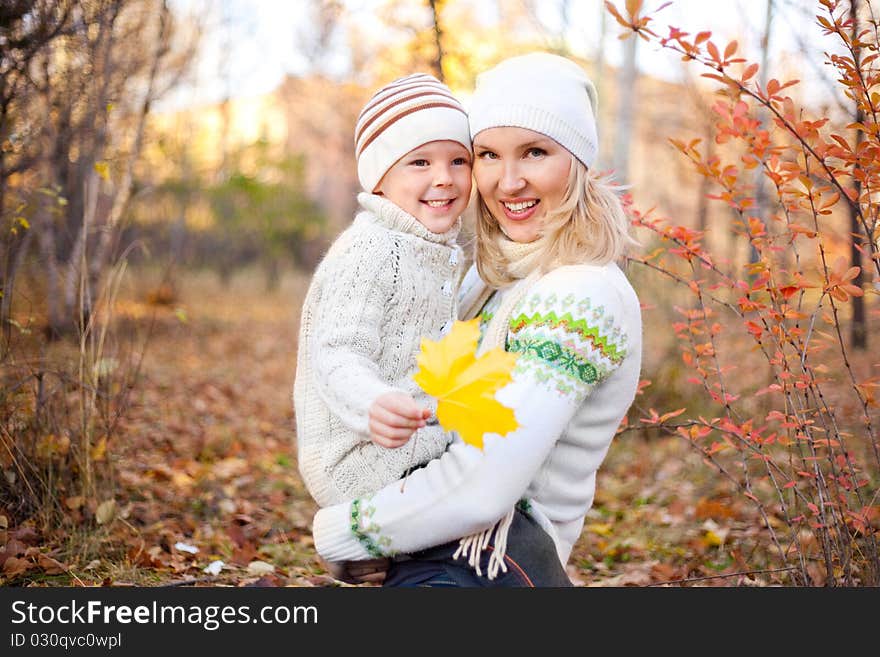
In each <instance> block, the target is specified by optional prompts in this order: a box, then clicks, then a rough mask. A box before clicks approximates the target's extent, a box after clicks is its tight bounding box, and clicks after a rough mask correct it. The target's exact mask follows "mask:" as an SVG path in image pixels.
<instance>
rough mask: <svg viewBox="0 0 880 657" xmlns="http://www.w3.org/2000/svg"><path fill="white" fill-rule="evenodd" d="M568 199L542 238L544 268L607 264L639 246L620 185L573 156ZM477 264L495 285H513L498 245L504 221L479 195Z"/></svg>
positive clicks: (549, 217) (546, 225)
mask: <svg viewBox="0 0 880 657" xmlns="http://www.w3.org/2000/svg"><path fill="white" fill-rule="evenodd" d="M571 160H572V165H571V169H570V170H569V174H568V184H567V186H566V190H565V195H564V196H563V198H562V201H561V202H560V204H559V206H558V207H557V208H554V209H552V210H550V211H549V212H548V213H547V215H546V217H545V218H544V223H543V226H542V228H541V233H540V237H539V239H542V238H543V239H545V240H546V243H547V245H546V247H545V248H544V253H543V254H542V256H541V258H540V259H539V261H538V262H539V265H538V266H540V267H541V269H542V270H544V271H549V270H550V269H553V268H555V267H560V266H562V265H576V264H595V265H605V264H607V263H609V262H612V261H615V260H619V259H621V258H622V257H623V256H624V255H625V253H626V250H627V248H628V247H630V246H634V245H636V244H637V242H636V241H635V240H634V239H633V238H632V237H631V236H630V234H629V220H628V219H627V217H626V213H625V211H624V209H623V204H622V203H621V201H620V196H619V191H620V189H621V188H620V186H618V185H615V184H614V183H613V182H612V181H611V180H610V178H609V177H607V176H600V175H599V174H596V173H594V172H593V171H592V169H589V170H588V169H587V167H586V166H584V164H583V163H582V162H580V160H578V159H577V158H575V157H572V158H571ZM476 215H477V217H476V230H475V233H476V244H477V248H476V262H477V270H478V271H479V273H480V277H481V278H482V279H483V280H484V281H485V282H486V283H488V284H489V285H491V286H492V287H502V286H504V285H506V284H508V283H511V282H513V280H514V278H513V277H512V276H511V275H510V274H509V273H508V271H507V264H508V263H507V261H506V259H505V257H504V255H503V254H502V252H501V249H500V248H499V247H498V239H499V238H500V237H501V236H502V235H503V233H502V231H501V227H500V225H499V224H498V220H497V219H495V217H493V216H492V213H491V212H489V208H488V207H486V203H485V201H483V197H482V196H481V195H480V194H477V211H476Z"/></svg>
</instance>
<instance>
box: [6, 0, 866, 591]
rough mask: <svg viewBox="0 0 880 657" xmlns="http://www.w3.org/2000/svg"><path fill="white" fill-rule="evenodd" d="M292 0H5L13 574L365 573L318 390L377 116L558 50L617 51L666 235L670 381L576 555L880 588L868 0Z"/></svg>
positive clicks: (644, 577)
mask: <svg viewBox="0 0 880 657" xmlns="http://www.w3.org/2000/svg"><path fill="white" fill-rule="evenodd" d="M284 4H285V6H286V8H287V9H286V11H285V12H283V13H278V14H277V15H276V14H275V13H273V12H274V11H278V8H277V7H275V8H274V9H273V7H274V3H270V2H253V1H250V2H248V1H246V0H228V1H222V0H214V1H211V0H202V1H201V2H197V1H196V0H190V1H184V0H180V1H179V2H173V1H171V0H83V1H79V2H72V1H68V0H5V1H4V2H2V4H0V442H2V446H0V474H2V476H0V583H4V584H8V585H48V586H52V585H95V584H104V585H114V584H131V583H134V584H141V585H167V584H231V585H285V584H288V585H298V586H311V585H336V584H337V583H336V582H334V580H332V579H331V578H330V577H329V576H327V575H326V573H325V571H324V569H323V566H322V564H321V563H320V561H319V560H318V559H317V558H316V556H315V554H314V550H313V547H312V543H311V537H310V531H309V528H310V522H311V517H312V513H313V511H314V505H313V504H312V502H311V501H310V500H309V498H308V496H307V494H306V492H305V491H304V489H303V486H302V484H301V482H300V481H299V477H298V475H297V472H296V457H295V449H294V444H295V442H294V441H295V436H294V422H293V409H292V404H291V391H292V383H293V375H294V370H295V351H296V335H297V327H298V321H299V307H300V302H301V299H302V295H303V293H304V291H305V289H306V286H307V285H308V280H309V276H310V273H311V271H312V270H313V268H314V267H315V265H316V264H317V263H318V262H319V260H320V258H321V256H322V254H323V253H324V251H325V249H326V248H327V246H328V245H329V243H330V242H331V241H332V240H333V238H334V237H335V236H336V235H337V234H338V233H339V232H340V231H341V230H342V229H344V228H345V227H346V226H347V225H348V223H349V222H350V221H351V219H352V217H353V213H354V211H355V208H356V205H355V196H356V193H357V191H358V184H357V178H356V170H355V161H354V151H353V127H354V124H355V120H356V116H357V113H358V111H359V109H360V108H361V107H362V105H363V103H364V102H365V100H366V99H367V98H368V97H369V96H370V95H371V93H372V90H373V89H374V88H376V87H377V86H379V85H381V84H384V83H386V82H388V81H389V80H391V79H393V78H394V77H397V76H400V75H403V74H408V73H412V72H415V71H430V72H433V73H434V74H435V75H437V76H438V77H441V78H442V79H444V80H445V81H446V82H447V83H448V84H449V85H450V87H451V88H452V89H453V90H454V91H455V92H457V93H459V94H460V95H461V97H462V99H463V100H464V101H465V104H467V99H468V95H469V91H470V90H471V89H472V88H473V83H474V78H475V76H476V74H477V73H479V72H480V71H481V70H484V69H486V68H488V67H489V66H491V65H493V64H494V63H496V62H498V61H499V60H501V59H503V58H505V57H508V56H510V55H513V54H517V53H522V52H527V51H530V50H535V49H544V50H550V51H553V52H557V53H560V54H563V55H566V56H569V57H572V58H573V59H575V60H576V61H578V62H579V63H580V64H582V65H583V67H584V68H585V70H586V71H587V72H588V74H589V75H590V76H591V78H592V79H593V80H594V81H595V83H596V85H597V87H598V89H599V97H600V102H599V121H600V141H601V153H600V159H599V161H600V167H601V168H603V169H607V170H611V171H613V172H614V174H615V176H616V178H617V180H618V181H620V182H621V183H623V184H625V185H626V186H627V190H628V191H627V204H628V207H629V209H630V212H631V215H632V217H633V222H634V233H635V234H636V237H637V238H638V239H639V241H640V242H641V248H640V249H639V253H637V254H634V255H633V257H632V259H631V262H630V263H629V265H628V269H627V271H628V274H629V276H630V278H631V280H632V281H633V284H634V286H635V287H636V290H637V291H638V293H639V295H640V298H641V300H642V303H643V307H644V313H645V322H646V323H645V345H646V347H645V354H644V361H643V362H644V365H643V379H644V380H643V381H642V385H641V387H640V392H639V395H638V397H637V399H636V403H635V404H634V406H633V409H632V411H631V413H630V415H629V417H628V418H627V420H626V422H625V423H624V425H623V426H622V427H621V432H620V433H619V435H618V437H617V438H616V439H615V442H614V444H613V446H612V449H611V452H610V453H609V456H608V459H607V461H606V464H605V466H604V469H603V470H602V471H601V473H600V478H599V484H598V487H599V490H598V493H597V498H596V504H595V506H594V508H593V510H591V512H590V515H589V516H588V521H587V524H586V526H585V530H584V534H583V536H582V539H581V541H580V542H579V543H578V545H577V546H576V548H575V552H574V555H573V558H572V565H571V568H570V574H571V576H572V578H573V579H574V580H575V581H576V582H577V583H579V584H583V585H627V584H629V585H656V584H667V585H668V584H675V585H708V586H742V585H750V586H760V585H776V584H783V585H844V586H854V585H855V586H858V585H877V584H878V583H880V556H878V546H877V530H878V528H880V500H878V478H880V447H878V435H877V424H878V421H880V415H878V411H877V403H876V400H875V397H874V395H875V390H876V387H877V385H878V381H880V372H878V367H880V363H878V357H877V353H878V352H877V345H876V342H877V337H876V327H877V322H878V317H877V315H878V307H877V297H876V294H877V292H878V290H880V283H878V281H880V274H878V258H877V252H878V241H880V240H878V232H877V196H876V194H877V191H876V190H877V185H880V172H878V166H880V165H878V161H880V148H878V139H880V134H878V129H877V112H878V111H880V86H878V82H880V78H878V73H877V64H876V58H877V55H878V53H877V44H878V39H877V31H878V22H877V16H876V15H875V13H874V7H873V6H872V3H871V2H869V1H866V0H852V1H851V2H850V1H849V0H847V1H845V2H837V1H832V0H821V1H820V2H812V1H810V0H740V1H739V2H732V3H726V4H727V5H729V6H728V7H727V9H726V10H725V11H732V12H733V15H738V16H739V18H740V19H741V20H738V21H735V22H734V23H727V24H719V18H721V16H719V15H715V16H713V15H711V14H710V13H709V12H707V10H706V9H705V8H703V9H700V10H698V9H697V7H698V5H700V4H701V3H697V2H673V3H667V4H668V5H669V6H668V7H665V6H664V7H661V6H660V5H661V3H660V2H656V3H653V4H651V3H649V4H648V5H644V6H643V3H642V2H638V1H635V0H630V1H627V2H623V1H621V2H617V3H604V2H599V1H594V0H589V1H583V2H577V1H575V0H551V1H549V2H537V0H494V1H490V2H477V1H475V0H372V1H367V0H324V1H321V0H294V1H293V2H292V3H284ZM606 4H607V6H606ZM291 6H292V7H294V12H293V13H291V11H290V8H291ZM658 10H659V11H658ZM653 12H656V15H654V13H653ZM718 13H719V14H721V13H723V12H721V10H719V12H718ZM279 16H284V17H285V18H287V17H290V16H295V19H293V20H291V22H290V23H284V24H281V25H280V27H279V21H280V20H281V19H280V18H279ZM823 21H824V22H823ZM668 24H672V25H675V26H676V27H675V28H672V29H670V28H667V27H665V26H666V25H668ZM262 25H273V26H274V28H275V30H276V31H277V32H282V33H283V34H284V35H285V36H284V37H283V39H282V43H283V44H284V48H285V49H286V50H285V63H281V64H279V62H278V61H276V60H277V59H278V53H277V52H276V51H275V50H273V45H272V44H270V43H269V42H264V41H263V39H264V38H265V37H264V33H262V32H261V31H260V30H261V29H263V28H259V29H258V28H257V26H262ZM658 25H663V26H664V27H663V28H660V27H658ZM710 30H714V31H713V32H712V33H710V32H709V31H710ZM633 32H638V34H637V35H634V34H633ZM627 36H628V37H629V38H622V37H627ZM734 40H736V42H735V43H732V42H733V41H734ZM291 62H292V64H291ZM285 68H286V69H287V70H286V72H284V73H283V75H281V76H280V77H279V78H278V80H276V81H275V82H273V83H272V84H271V85H269V86H270V87H271V88H269V89H266V90H264V91H261V92H259V93H254V92H253V91H252V88H253V86H252V85H249V81H253V80H254V79H257V78H260V79H263V78H264V77H265V76H264V74H265V73H266V70H268V69H272V70H278V69H281V70H284V69H285ZM706 73H708V74H709V76H710V77H706V76H705V75H704V74H706ZM792 80H800V82H799V83H797V84H792V85H787V84H786V83H787V82H788V81H792ZM246 90H248V91H246ZM783 90H784V92H783ZM523 93H528V90H523Z"/></svg>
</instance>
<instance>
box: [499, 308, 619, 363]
mask: <svg viewBox="0 0 880 657" xmlns="http://www.w3.org/2000/svg"><path fill="white" fill-rule="evenodd" d="M551 296H553V297H555V296H556V295H551ZM602 315H604V308H602V307H601V306H600V307H599V308H598V309H596V312H594V313H593V317H592V319H594V320H596V319H602ZM604 319H605V321H603V322H601V324H602V326H601V327H600V326H599V325H597V324H598V322H597V323H596V324H593V323H590V322H588V321H587V320H586V319H577V320H576V319H574V318H573V317H572V316H571V313H565V314H564V315H562V316H561V317H560V316H559V315H557V314H556V313H555V312H554V311H552V310H551V311H550V312H548V313H547V314H544V315H542V314H541V313H539V312H535V313H533V314H532V315H526V314H525V313H522V314H520V315H518V316H515V317H512V318H511V320H510V332H511V333H513V334H514V335H515V334H516V333H519V332H520V331H522V330H523V329H524V328H527V327H528V328H536V327H547V328H550V329H555V328H561V329H564V330H565V331H567V332H569V333H576V334H577V335H579V336H580V338H581V339H582V340H584V341H586V342H589V343H590V344H592V345H593V347H594V348H595V349H596V350H598V351H599V352H600V353H601V354H602V356H604V357H605V358H607V359H608V360H610V361H611V362H612V363H614V364H615V365H619V364H620V363H621V362H623V359H624V358H625V357H626V349H624V348H622V347H621V346H618V344H616V343H615V340H614V338H618V340H619V338H620V331H619V330H617V331H615V330H614V329H615V327H614V326H613V322H612V320H611V319H610V318H604ZM600 329H606V330H605V331H603V332H605V333H606V335H602V334H601V333H600ZM609 329H610V331H609ZM608 333H610V334H611V335H608Z"/></svg>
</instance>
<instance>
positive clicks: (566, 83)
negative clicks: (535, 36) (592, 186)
mask: <svg viewBox="0 0 880 657" xmlns="http://www.w3.org/2000/svg"><path fill="white" fill-rule="evenodd" d="M597 103H598V100H597V94H596V88H595V87H594V86H593V83H592V82H590V79H589V78H588V77H587V75H586V73H584V70H583V69H582V68H581V67H580V66H578V65H577V64H575V63H574V62H573V61H571V60H570V59H566V58H565V57H560V56H559V55H552V54H550V53H547V52H533V53H529V54H527V55H519V56H517V57H511V58H509V59H505V60H504V61H503V62H501V63H500V64H498V65H496V66H495V67H494V68H491V69H489V70H488V71H486V72H485V73H481V74H480V75H478V76H477V84H476V88H475V89H474V95H473V97H472V98H471V103H470V115H469V118H470V128H471V137H476V136H477V133H478V132H480V131H482V130H486V129H487V128H501V127H515V128H526V129H527V130H533V131H534V132H540V133H541V134H542V135H546V136H547V137H550V138H551V139H553V140H554V141H556V142H557V143H558V144H560V145H562V146H564V147H565V148H566V149H567V150H568V151H569V152H570V153H571V154H572V155H574V156H575V157H576V158H577V159H579V160H580V161H581V162H583V163H584V164H585V165H586V166H587V167H590V166H592V164H593V162H594V161H595V160H596V155H597V153H598V151H599V137H598V133H597V130H596V117H597Z"/></svg>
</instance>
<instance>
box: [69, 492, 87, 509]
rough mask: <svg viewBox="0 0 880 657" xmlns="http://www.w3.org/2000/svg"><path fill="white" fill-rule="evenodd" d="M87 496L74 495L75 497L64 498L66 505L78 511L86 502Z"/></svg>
mask: <svg viewBox="0 0 880 657" xmlns="http://www.w3.org/2000/svg"><path fill="white" fill-rule="evenodd" d="M85 501H86V498H84V497H83V496H82V495H74V496H73V497H66V498H64V506H66V507H67V508H68V509H70V510H71V511H76V510H77V509H78V508H80V507H81V506H82V505H83V504H85Z"/></svg>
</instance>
